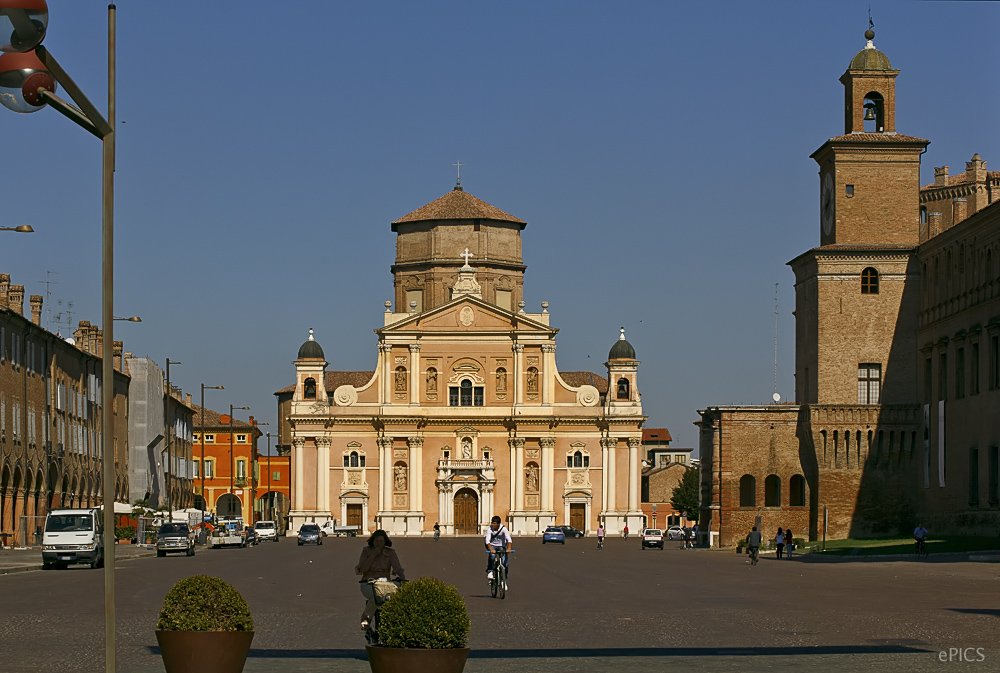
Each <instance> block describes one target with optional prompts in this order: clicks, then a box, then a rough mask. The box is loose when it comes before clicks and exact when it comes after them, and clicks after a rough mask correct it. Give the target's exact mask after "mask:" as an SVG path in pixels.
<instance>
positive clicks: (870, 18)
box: [868, 5, 875, 30]
mask: <svg viewBox="0 0 1000 673" xmlns="http://www.w3.org/2000/svg"><path fill="white" fill-rule="evenodd" d="M868 30H875V22H874V21H872V8H871V5H869V6H868Z"/></svg>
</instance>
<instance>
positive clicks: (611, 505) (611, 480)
mask: <svg viewBox="0 0 1000 673" xmlns="http://www.w3.org/2000/svg"><path fill="white" fill-rule="evenodd" d="M607 443H608V449H607V450H608V469H607V473H608V506H607V509H608V510H609V511H612V510H615V509H617V508H618V503H617V498H616V497H615V491H616V490H617V489H616V486H617V485H618V484H617V478H616V475H615V459H616V458H617V457H618V440H617V439H614V438H612V437H608V439H607Z"/></svg>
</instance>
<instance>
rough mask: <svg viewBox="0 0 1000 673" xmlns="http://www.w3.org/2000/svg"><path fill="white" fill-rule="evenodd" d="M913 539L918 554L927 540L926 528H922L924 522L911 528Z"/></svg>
mask: <svg viewBox="0 0 1000 673" xmlns="http://www.w3.org/2000/svg"><path fill="white" fill-rule="evenodd" d="M913 539H914V540H916V541H917V553H918V554H919V553H920V552H921V551H923V550H924V545H925V543H926V542H927V529H926V528H924V524H922V523H921V524H917V527H916V528H914V529H913Z"/></svg>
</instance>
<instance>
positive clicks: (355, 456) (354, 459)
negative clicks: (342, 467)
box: [351, 451, 358, 467]
mask: <svg viewBox="0 0 1000 673" xmlns="http://www.w3.org/2000/svg"><path fill="white" fill-rule="evenodd" d="M357 466H358V452H357V451H351V467H357Z"/></svg>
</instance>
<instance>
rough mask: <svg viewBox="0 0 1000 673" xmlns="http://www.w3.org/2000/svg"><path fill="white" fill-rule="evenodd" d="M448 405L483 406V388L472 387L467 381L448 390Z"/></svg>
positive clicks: (470, 382)
mask: <svg viewBox="0 0 1000 673" xmlns="http://www.w3.org/2000/svg"><path fill="white" fill-rule="evenodd" d="M448 405H449V406H452V407H472V406H476V407H481V406H483V387H482V386H473V385H472V381H470V380H469V379H465V380H463V381H462V382H461V383H460V384H459V385H457V386H449V388H448Z"/></svg>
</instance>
